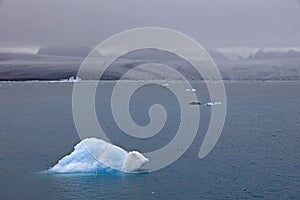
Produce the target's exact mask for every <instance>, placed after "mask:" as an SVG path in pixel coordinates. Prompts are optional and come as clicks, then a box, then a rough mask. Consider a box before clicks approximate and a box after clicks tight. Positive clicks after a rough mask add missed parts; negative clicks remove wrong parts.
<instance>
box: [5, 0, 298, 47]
mask: <svg viewBox="0 0 300 200" xmlns="http://www.w3.org/2000/svg"><path fill="white" fill-rule="evenodd" d="M0 1H2V0H0ZM297 1H298V2H299V1H300V0H297ZM270 5H272V6H270ZM299 18H300V12H299V8H298V7H297V6H295V1H282V0H265V1H261V0H246V1H240V0H227V1H224V0H212V1H198V0H186V1H174V0H165V1H161V0H152V1H140V0H128V1H118V0H103V1H97V0H86V1H82V0H63V1H62V0H44V1H36V0H22V1H21V0H10V1H5V3H3V2H2V4H1V12H0V27H1V37H0V46H10V45H15V46H19V45H89V46H94V45H96V44H97V43H99V42H100V41H102V40H103V39H105V38H107V37H109V36H111V35H112V34H115V33H118V32H120V31H123V30H126V29H130V28H136V27H143V26H160V27H167V28H172V29H176V30H178V31H181V32H184V33H186V34H188V35H190V36H191V37H193V38H195V39H196V40H198V41H199V42H200V43H202V44H204V45H205V46H300V38H299V35H300V23H299V22H298V19H299Z"/></svg>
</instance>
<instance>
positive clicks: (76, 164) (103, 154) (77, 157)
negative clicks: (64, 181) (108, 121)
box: [48, 138, 149, 173]
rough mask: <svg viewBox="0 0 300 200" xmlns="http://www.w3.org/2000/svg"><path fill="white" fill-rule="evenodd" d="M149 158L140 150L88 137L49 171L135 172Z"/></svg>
mask: <svg viewBox="0 0 300 200" xmlns="http://www.w3.org/2000/svg"><path fill="white" fill-rule="evenodd" d="M148 161H149V160H148V159H147V158H146V157H145V156H144V155H142V154H141V153H140V152H138V151H130V152H127V151H125V150H124V149H122V148H121V147H118V146H115V145H113V144H110V143H108V142H106V141H104V140H101V139H97V138H86V139H84V140H82V141H81V142H80V143H78V144H77V145H75V147H74V151H73V152H72V153H71V154H70V155H67V156H65V157H63V158H62V159H61V160H59V161H58V163H57V164H56V165H54V166H53V167H51V168H50V169H49V170H48V171H49V172H55V173H101V172H113V171H120V172H126V173H133V172H136V171H138V170H140V169H141V167H142V166H143V165H144V164H146V163H147V162H148Z"/></svg>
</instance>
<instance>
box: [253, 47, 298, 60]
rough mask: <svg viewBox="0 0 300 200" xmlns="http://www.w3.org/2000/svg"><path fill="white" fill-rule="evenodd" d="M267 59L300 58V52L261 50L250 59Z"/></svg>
mask: <svg viewBox="0 0 300 200" xmlns="http://www.w3.org/2000/svg"><path fill="white" fill-rule="evenodd" d="M265 58H300V52H299V51H295V50H293V49H291V50H288V51H266V50H264V49H260V50H259V51H258V52H256V53H255V54H254V55H253V56H250V59H265Z"/></svg>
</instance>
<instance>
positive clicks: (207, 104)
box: [204, 101, 222, 106]
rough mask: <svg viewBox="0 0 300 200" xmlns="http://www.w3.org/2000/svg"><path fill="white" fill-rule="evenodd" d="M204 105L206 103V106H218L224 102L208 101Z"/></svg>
mask: <svg viewBox="0 0 300 200" xmlns="http://www.w3.org/2000/svg"><path fill="white" fill-rule="evenodd" d="M204 105H206V106H217V105H222V102H219V101H217V102H208V103H206V104H204Z"/></svg>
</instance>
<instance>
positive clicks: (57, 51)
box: [37, 47, 92, 57]
mask: <svg viewBox="0 0 300 200" xmlns="http://www.w3.org/2000/svg"><path fill="white" fill-rule="evenodd" d="M91 51H92V48H89V47H41V48H40V49H39V51H38V52H37V54H38V55H53V56H74V57H86V56H87V55H88V54H89V53H90V52H91Z"/></svg>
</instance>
